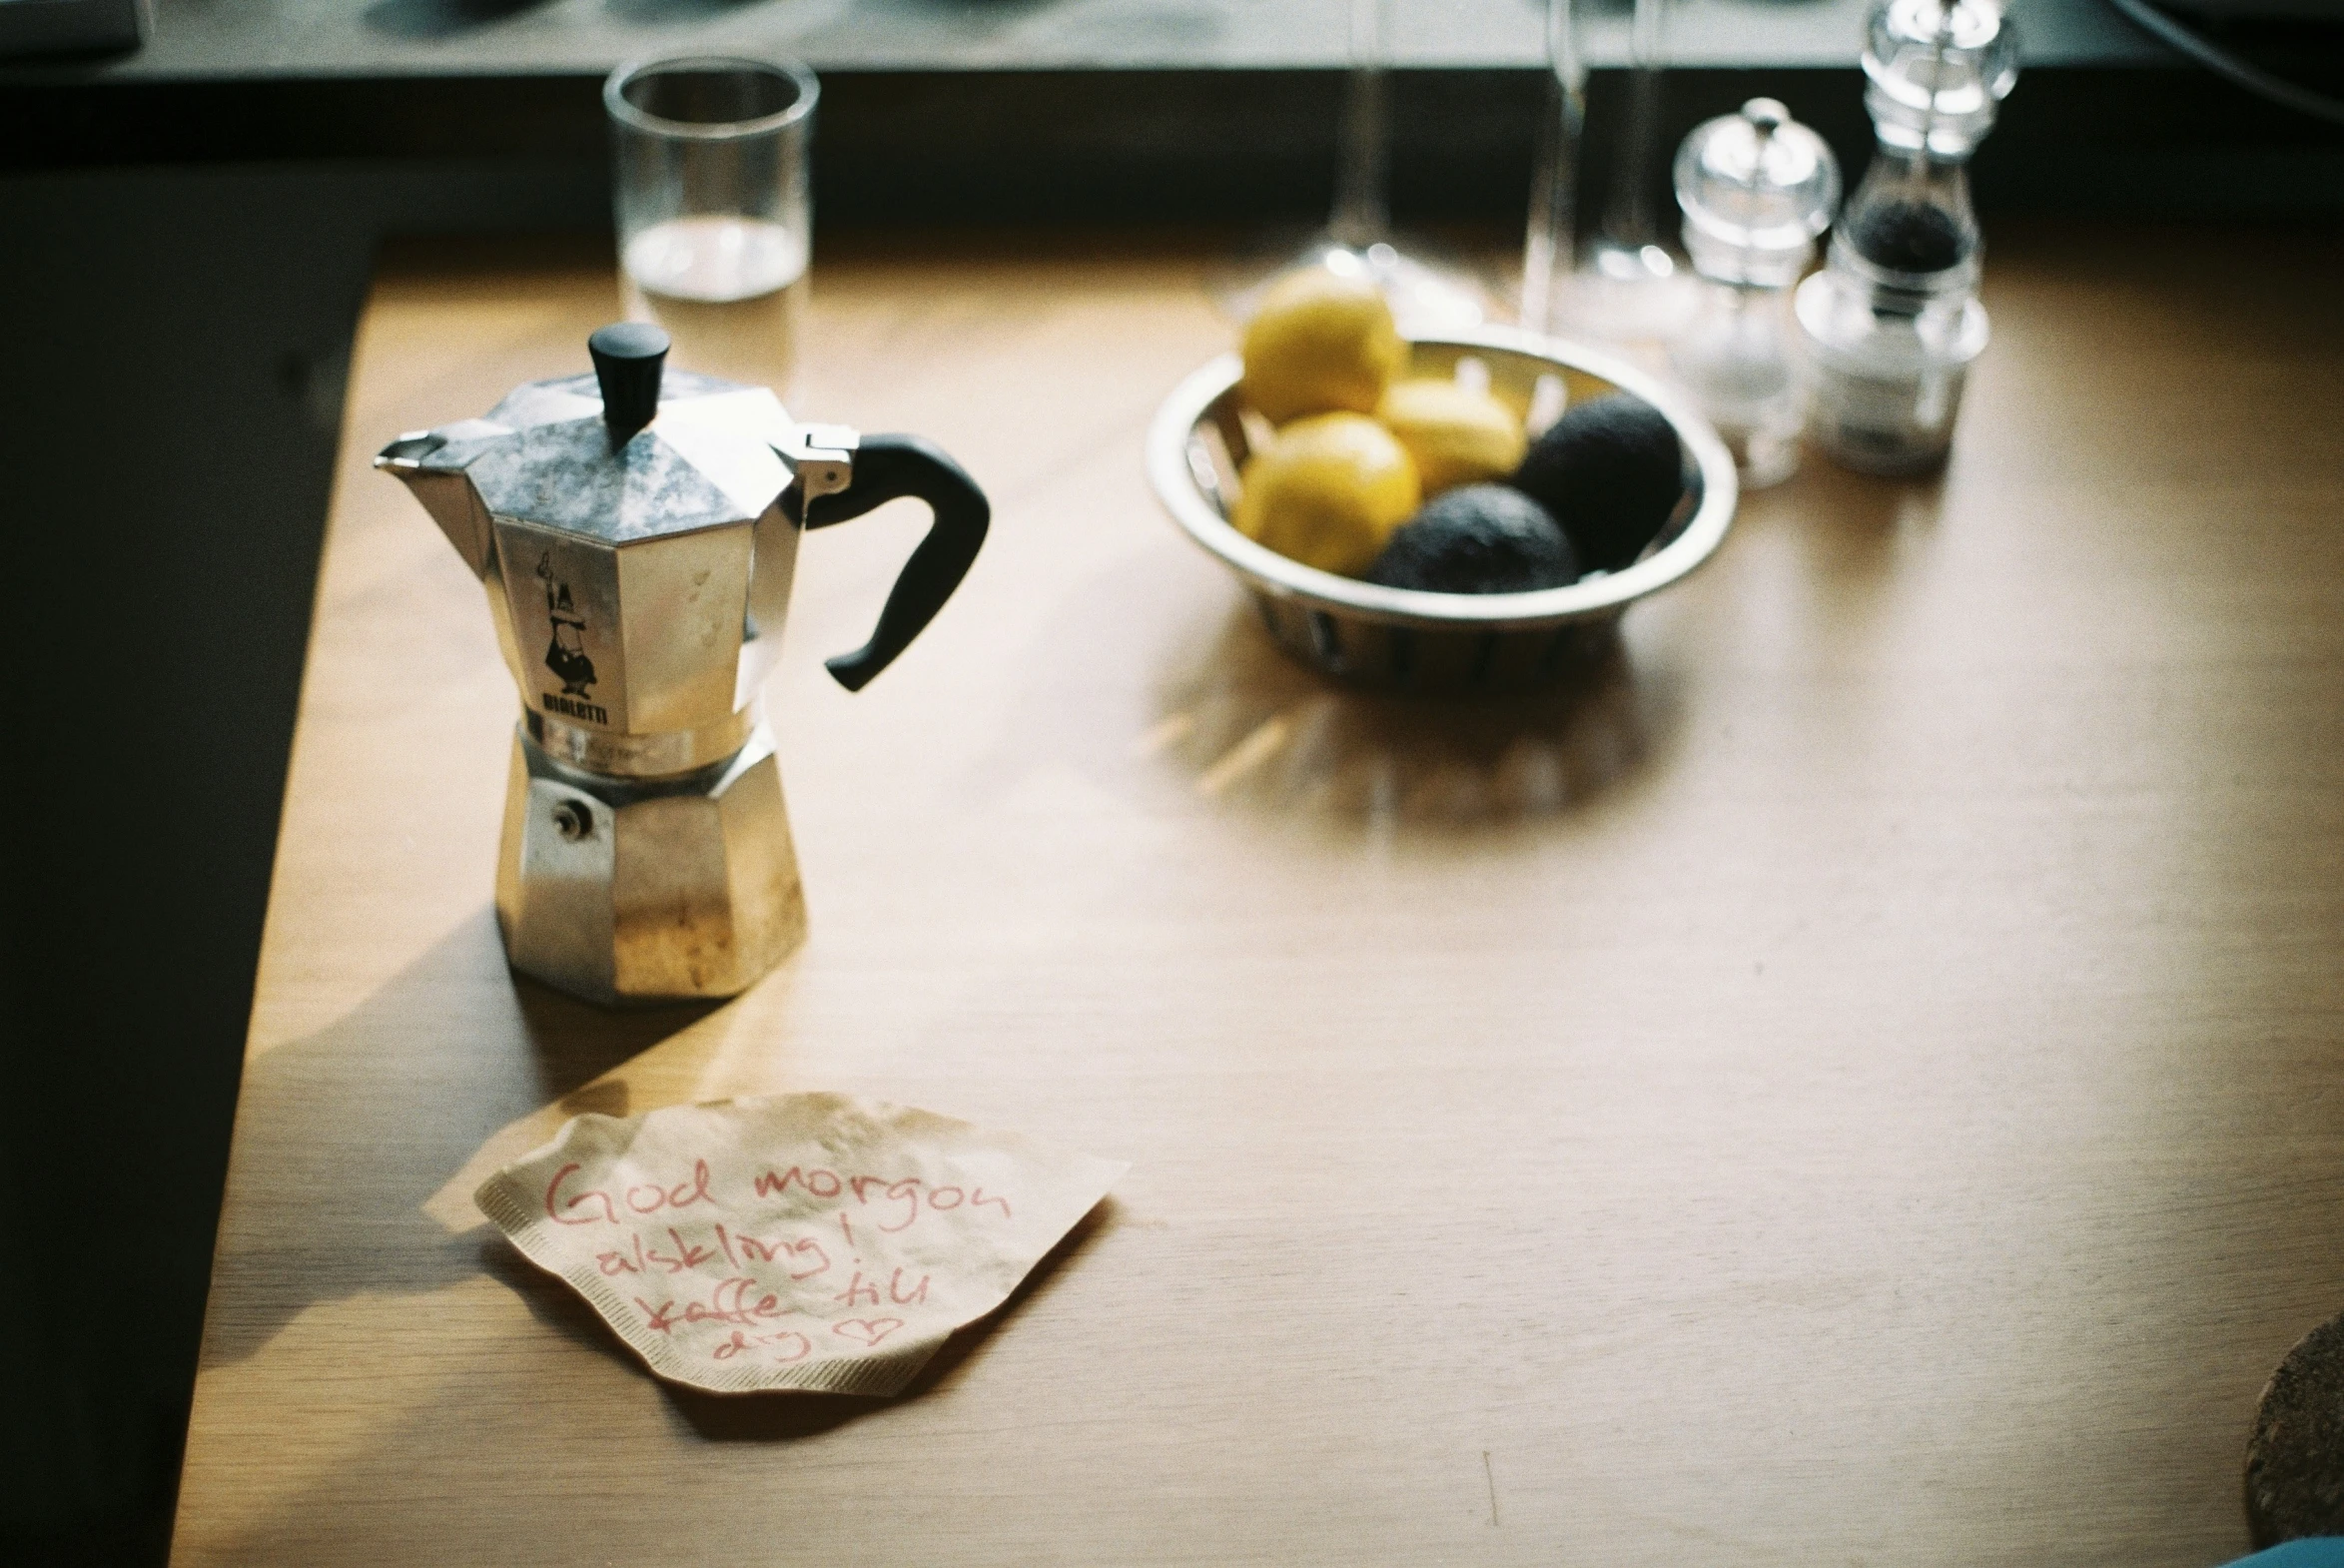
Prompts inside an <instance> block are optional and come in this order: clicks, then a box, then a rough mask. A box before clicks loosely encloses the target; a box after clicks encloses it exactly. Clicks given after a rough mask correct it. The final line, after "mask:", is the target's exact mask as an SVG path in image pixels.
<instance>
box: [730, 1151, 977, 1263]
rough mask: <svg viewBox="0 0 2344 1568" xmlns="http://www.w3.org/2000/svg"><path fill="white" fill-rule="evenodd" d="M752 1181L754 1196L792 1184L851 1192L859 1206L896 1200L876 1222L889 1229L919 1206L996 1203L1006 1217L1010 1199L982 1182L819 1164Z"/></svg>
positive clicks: (842, 1221)
mask: <svg viewBox="0 0 2344 1568" xmlns="http://www.w3.org/2000/svg"><path fill="white" fill-rule="evenodd" d="M756 1185H757V1195H758V1196H759V1197H779V1196H781V1195H782V1194H784V1193H786V1192H787V1191H788V1190H789V1189H790V1188H791V1186H793V1185H795V1186H797V1187H799V1188H801V1189H802V1190H804V1191H806V1192H808V1193H811V1194H812V1195H813V1196H815V1197H838V1196H841V1195H843V1194H845V1193H849V1192H851V1193H853V1194H854V1199H855V1203H856V1205H857V1206H858V1207H863V1208H869V1207H871V1206H873V1203H874V1201H876V1202H877V1203H878V1204H879V1205H881V1206H882V1207H884V1206H885V1205H887V1204H890V1203H893V1204H898V1205H900V1208H898V1209H895V1210H890V1211H888V1212H887V1213H885V1214H884V1215H883V1216H882V1218H881V1220H880V1222H879V1228H880V1229H882V1230H885V1231H887V1232H889V1233H890V1234H893V1233H894V1232H895V1231H898V1230H902V1229H906V1228H908V1227H909V1226H910V1225H911V1223H912V1221H913V1220H915V1219H917V1218H919V1217H920V1214H921V1212H922V1210H923V1207H925V1208H928V1209H934V1210H937V1211H939V1212H946V1211H949V1210H952V1209H955V1208H961V1207H964V1206H965V1207H968V1208H971V1209H976V1208H983V1207H987V1206H991V1207H995V1208H999V1209H1000V1210H1001V1216H1002V1217H1003V1218H1004V1219H1007V1218H1009V1217H1011V1215H1010V1200H1009V1199H1008V1198H1006V1197H1003V1196H1001V1195H1000V1194H999V1193H997V1192H988V1191H986V1190H985V1188H984V1187H982V1186H973V1187H960V1186H950V1185H947V1186H929V1185H928V1184H927V1183H926V1182H924V1181H922V1180H921V1179H920V1178H919V1177H918V1176H902V1177H898V1178H894V1179H891V1178H889V1177H886V1176H840V1175H839V1174H838V1173H837V1172H835V1171H831V1170H828V1169H826V1168H824V1167H821V1166H816V1167H815V1168H814V1169H812V1170H810V1171H809V1170H807V1169H806V1168H805V1167H803V1166H792V1167H790V1168H789V1169H788V1170H787V1171H780V1172H776V1171H772V1170H767V1171H766V1172H765V1173H764V1174H763V1175H762V1176H758V1177H757V1182H756ZM874 1191H876V1192H877V1193H878V1194H879V1196H878V1198H877V1199H876V1200H875V1199H874V1198H873V1197H872V1195H871V1194H872V1193H873V1192H874ZM890 1220H892V1221H893V1223H890V1222H889V1221H890ZM839 1225H840V1226H841V1228H844V1227H845V1226H846V1216H845V1215H844V1214H843V1213H842V1214H841V1215H840V1216H839ZM847 1240H848V1242H849V1243H850V1244H851V1243H852V1242H853V1241H854V1232H853V1231H852V1230H848V1231H847Z"/></svg>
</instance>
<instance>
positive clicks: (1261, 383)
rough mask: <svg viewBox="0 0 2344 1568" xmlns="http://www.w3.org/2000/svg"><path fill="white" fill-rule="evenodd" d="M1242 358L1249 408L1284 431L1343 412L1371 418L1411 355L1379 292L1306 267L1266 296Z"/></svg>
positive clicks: (1248, 331) (1255, 315) (1250, 327)
mask: <svg viewBox="0 0 2344 1568" xmlns="http://www.w3.org/2000/svg"><path fill="white" fill-rule="evenodd" d="M1243 355H1244V361H1245V382H1244V392H1245V400H1246V401H1247V402H1249V403H1251V404H1252V405H1253V406H1254V407H1255V408H1256V409H1258V410H1260V413H1261V416H1262V417H1263V418H1265V419H1267V420H1269V421H1270V423H1272V424H1283V423H1285V422H1286V421H1287V420H1288V419H1294V418H1299V417H1301V416H1302V415H1304V414H1310V413H1328V412H1331V411H1333V410H1335V409H1337V408H1348V409H1350V410H1352V411H1353V412H1356V413H1373V412H1374V411H1375V405H1376V403H1378V402H1379V401H1381V400H1382V398H1383V392H1384V389H1385V388H1386V387H1387V386H1389V385H1390V384H1391V380H1392V378H1393V377H1394V376H1397V375H1398V374H1399V372H1400V367H1401V366H1402V365H1403V364H1404V363H1406V361H1407V357H1408V349H1407V345H1405V344H1403V343H1402V342H1401V341H1400V333H1399V329H1398V328H1396V327H1394V326H1393V325H1392V313H1391V307H1390V306H1388V305H1386V304H1384V300H1383V295H1382V293H1381V292H1380V291H1379V290H1377V288H1376V287H1375V285H1373V284H1372V283H1369V282H1368V281H1367V280H1366V279H1364V278H1357V277H1346V276H1344V275H1343V274H1340V273H1335V272H1329V271H1328V270H1327V269H1325V268H1323V267H1301V268H1296V269H1295V270H1294V271H1293V272H1290V273H1288V274H1286V276H1285V277H1283V278H1280V279H1279V280H1278V281H1277V282H1276V283H1275V284H1273V285H1271V286H1270V290H1269V293H1268V294H1267V295H1265V296H1263V298H1262V301H1261V309H1259V310H1258V311H1255V312H1254V313H1253V320H1252V321H1250V322H1249V323H1247V324H1246V326H1245V342H1244V348H1243Z"/></svg>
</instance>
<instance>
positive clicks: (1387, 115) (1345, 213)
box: [1212, 0, 1490, 333]
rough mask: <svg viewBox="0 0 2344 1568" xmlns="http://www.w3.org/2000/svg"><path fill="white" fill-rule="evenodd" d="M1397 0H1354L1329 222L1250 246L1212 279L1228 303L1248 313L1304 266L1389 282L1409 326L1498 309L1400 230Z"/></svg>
mask: <svg viewBox="0 0 2344 1568" xmlns="http://www.w3.org/2000/svg"><path fill="white" fill-rule="evenodd" d="M1395 5H1396V0H1344V10H1345V16H1346V19H1347V22H1348V26H1349V49H1348V58H1349V61H1350V69H1349V71H1348V72H1347V73H1346V75H1345V77H1344V82H1343V100H1342V118H1341V119H1340V120H1339V121H1338V122H1337V125H1336V134H1335V191H1334V205H1333V208H1332V209H1331V211H1329V213H1328V214H1327V221H1326V227H1325V228H1323V229H1321V230H1319V231H1318V232H1317V233H1316V234H1313V235H1312V236H1311V237H1310V238H1309V239H1307V240H1305V241H1304V242H1303V243H1302V244H1301V246H1300V247H1299V248H1298V249H1296V248H1294V247H1292V245H1291V243H1290V242H1288V243H1286V244H1274V243H1273V244H1272V245H1271V246H1269V247H1268V248H1267V249H1266V250H1256V249H1248V251H1247V252H1246V254H1244V255H1243V256H1241V257H1239V258H1237V259H1236V261H1235V262H1234V264H1233V267H1231V268H1229V269H1224V270H1223V271H1222V272H1221V274H1220V276H1219V277H1217V278H1216V279H1215V280H1214V281H1213V284H1212V292H1213V295H1214V297H1215V298H1216V299H1217V300H1218V302H1219V304H1220V306H1221V309H1222V310H1223V311H1224V312H1225V313H1226V314H1227V315H1229V316H1230V317H1232V318H1234V319H1236V320H1238V321H1243V320H1244V319H1245V318H1247V317H1249V316H1251V315H1252V314H1253V309H1254V307H1255V306H1257V305H1258V304H1259V303H1260V300H1261V296H1262V295H1263V294H1264V293H1265V292H1266V291H1267V290H1268V288H1269V286H1270V285H1271V284H1272V283H1274V282H1275V281H1276V280H1277V279H1279V278H1280V277H1283V276H1284V275H1285V274H1286V273H1289V272H1291V271H1293V270H1295V269H1297V268H1304V267H1323V268H1326V269H1327V270H1328V271H1330V272H1335V273H1340V274H1343V275H1345V276H1347V277H1354V278H1357V277H1364V278H1366V279H1367V280H1368V281H1370V282H1371V283H1373V284H1374V285H1375V286H1376V287H1377V288H1378V289H1380V290H1382V291H1383V295H1384V298H1385V299H1386V300H1387V301H1389V302H1390V304H1391V309H1392V315H1393V316H1394V317H1395V318H1397V319H1398V321H1399V324H1400V329H1401V331H1403V332H1411V333H1413V332H1438V331H1440V330H1441V329H1444V328H1451V327H1471V326H1474V325H1476V324H1478V323H1479V322H1481V321H1482V320H1484V319H1485V318H1486V317H1487V316H1488V315H1489V314H1490V300H1489V297H1488V291H1487V290H1486V289H1485V288H1484V287H1483V285H1482V284H1481V282H1480V280H1478V279H1476V278H1475V277H1473V276H1472V275H1471V273H1470V272H1469V271H1468V270H1467V269H1466V268H1465V267H1464V266H1463V265H1461V264H1459V263H1457V262H1455V261H1454V260H1452V259H1450V258H1448V257H1446V256H1444V255H1443V254H1441V252H1440V251H1439V249H1438V248H1437V247H1435V246H1433V245H1431V244H1430V243H1428V242H1426V241H1424V240H1422V239H1420V238H1417V237H1414V236H1404V235H1400V234H1398V233H1395V232H1394V231H1393V229H1392V226H1391V211H1390V204H1389V201H1388V199H1387V192H1388V187H1389V185H1390V174H1391V170H1390V163H1391V157H1390V129H1391V127H1390V121H1391V112H1390V97H1389V75H1390V61H1391V32H1392V28H1391V22H1392V16H1391V13H1392V11H1393V9H1394V7H1395Z"/></svg>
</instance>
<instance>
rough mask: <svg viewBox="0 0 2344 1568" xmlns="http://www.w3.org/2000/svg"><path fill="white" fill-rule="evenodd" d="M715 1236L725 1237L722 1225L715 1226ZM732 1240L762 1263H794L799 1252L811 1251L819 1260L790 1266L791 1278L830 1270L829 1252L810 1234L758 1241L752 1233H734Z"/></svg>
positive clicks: (728, 1254)
mask: <svg viewBox="0 0 2344 1568" xmlns="http://www.w3.org/2000/svg"><path fill="white" fill-rule="evenodd" d="M716 1236H717V1239H718V1240H720V1241H721V1240H724V1239H725V1234H724V1226H722V1225H718V1226H717V1227H716ZM732 1240H734V1241H737V1242H739V1243H740V1248H741V1250H742V1251H743V1252H746V1253H747V1254H748V1255H749V1256H751V1257H753V1258H756V1259H757V1260H758V1261H759V1262H762V1263H771V1262H775V1261H779V1262H782V1263H795V1262H797V1261H798V1254H799V1253H801V1252H812V1253H813V1254H814V1256H815V1257H816V1258H817V1259H819V1261H817V1262H816V1263H815V1264H814V1266H813V1267H811V1268H804V1269H800V1268H792V1269H791V1270H790V1271H789V1276H790V1277H791V1278H792V1279H811V1278H813V1277H814V1276H815V1275H816V1274H820V1273H827V1272H829V1270H830V1254H829V1253H828V1252H825V1251H824V1250H822V1243H821V1242H819V1241H817V1240H815V1239H814V1238H813V1237H812V1236H808V1237H806V1238H805V1239H804V1240H802V1241H760V1240H758V1239H757V1238H756V1237H755V1236H753V1235H736V1236H734V1237H732ZM726 1255H727V1256H730V1255H731V1252H730V1248H729V1247H728V1248H727V1250H726Z"/></svg>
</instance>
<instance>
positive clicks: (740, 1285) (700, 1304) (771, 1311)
mask: <svg viewBox="0 0 2344 1568" xmlns="http://www.w3.org/2000/svg"><path fill="white" fill-rule="evenodd" d="M759 1289H760V1287H759V1285H758V1283H757V1281H756V1280H754V1279H751V1278H749V1277H747V1276H746V1275H735V1276H734V1277H733V1278H730V1279H726V1280H722V1281H719V1282H718V1284H717V1286H716V1288H715V1289H714V1290H711V1291H709V1292H708V1299H707V1300H705V1301H685V1302H681V1303H678V1302H675V1301H662V1302H660V1303H659V1304H658V1305H657V1306H653V1305H652V1304H651V1303H650V1302H648V1301H646V1300H644V1299H643V1298H642V1297H641V1296H636V1297H635V1305H637V1306H639V1307H641V1308H642V1309H643V1315H644V1316H645V1317H646V1318H648V1319H649V1320H650V1324H651V1326H652V1327H653V1328H656V1329H658V1330H659V1331H660V1332H661V1333H663V1334H672V1333H674V1332H675V1330H676V1327H677V1325H678V1324H683V1323H738V1324H741V1325H742V1326H743V1327H748V1328H754V1327H757V1326H758V1325H759V1324H760V1323H762V1322H764V1321H766V1320H768V1319H771V1318H776V1317H792V1316H799V1315H803V1314H801V1313H799V1312H798V1310H797V1308H795V1307H790V1306H784V1305H782V1304H781V1298H780V1297H779V1296H777V1295H775V1294H774V1293H773V1292H772V1291H770V1290H765V1291H763V1292H762V1293H760V1294H757V1295H755V1296H752V1295H751V1292H752V1291H758V1290H759Z"/></svg>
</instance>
